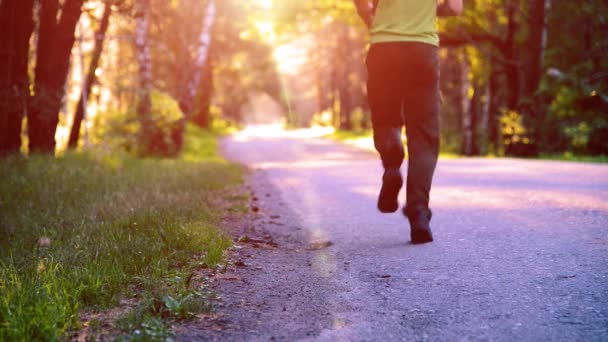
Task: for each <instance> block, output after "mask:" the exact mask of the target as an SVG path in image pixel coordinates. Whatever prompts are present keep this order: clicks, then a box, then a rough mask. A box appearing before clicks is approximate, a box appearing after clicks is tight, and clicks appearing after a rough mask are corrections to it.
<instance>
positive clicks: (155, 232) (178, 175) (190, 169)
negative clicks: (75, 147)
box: [0, 127, 241, 341]
mask: <svg viewBox="0 0 608 342" xmlns="http://www.w3.org/2000/svg"><path fill="white" fill-rule="evenodd" d="M0 174H1V175H2V178H1V179H0V340H2V341H5V340H8V341H14V340H58V339H64V338H65V337H66V336H67V335H68V334H70V333H71V332H72V331H74V330H76V329H78V328H80V313H81V311H82V310H83V309H89V310H90V309H93V310H103V309H107V308H110V307H112V306H115V305H117V303H118V302H119V300H120V299H121V298H124V297H137V298H138V301H139V302H141V303H142V304H141V305H139V307H138V309H137V310H139V311H140V312H139V313H137V314H134V317H135V318H137V319H135V318H134V319H131V320H129V319H126V320H125V321H126V322H128V323H127V324H126V325H125V330H128V329H132V330H133V333H134V334H135V335H134V336H135V337H137V336H138V335H137V333H138V334H139V335H140V337H142V336H143V337H142V338H143V339H146V338H152V339H154V338H155V336H156V335H154V334H160V335H163V334H166V333H167V332H166V329H165V328H166V327H165V328H163V323H162V321H161V320H159V319H161V318H164V317H173V318H187V317H189V316H191V315H192V314H194V313H196V312H199V311H205V310H208V307H207V306H206V305H205V301H204V299H205V297H206V296H208V293H205V292H204V291H202V292H201V291H200V290H195V289H192V288H191V286H190V284H189V282H190V279H189V274H190V273H189V272H190V269H191V268H193V267H195V266H196V264H206V265H208V266H210V267H213V266H214V265H217V264H219V263H221V262H222V261H223V252H224V250H225V249H226V248H228V247H229V246H230V245H231V241H230V239H229V237H227V236H226V235H224V234H223V233H222V231H221V230H219V229H218V228H217V226H218V222H219V218H220V217H219V216H220V215H221V210H220V208H219V206H220V205H222V206H225V205H226V202H228V203H230V201H234V199H233V198H231V197H229V196H230V195H227V193H228V192H227V191H226V190H227V188H228V187H231V186H233V185H235V184H238V183H239V182H240V179H241V169H240V168H239V167H238V166H235V165H232V164H228V163H226V162H225V161H223V160H222V159H221V158H220V157H219V156H218V155H217V144H216V139H215V136H213V135H212V134H210V133H207V132H203V131H200V130H196V129H195V128H192V127H189V128H188V143H187V146H186V149H185V152H184V156H183V158H179V159H174V160H161V159H136V158H133V157H130V156H127V155H119V154H112V153H107V152H102V151H91V152H88V153H67V154H65V155H64V156H62V157H60V158H57V159H54V158H51V157H48V156H29V157H27V158H24V157H15V158H9V159H5V160H1V161H0ZM222 202H223V204H222ZM228 205H229V204H228ZM137 310H135V311H137ZM148 333H149V334H148ZM142 334H143V335H142ZM146 334H148V335H146ZM146 336H147V337H146ZM156 337H159V336H156ZM160 338H162V336H160ZM135 339H137V338H135Z"/></svg>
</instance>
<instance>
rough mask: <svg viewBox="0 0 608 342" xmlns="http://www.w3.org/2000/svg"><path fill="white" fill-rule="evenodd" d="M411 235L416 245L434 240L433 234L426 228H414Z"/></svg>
mask: <svg viewBox="0 0 608 342" xmlns="http://www.w3.org/2000/svg"><path fill="white" fill-rule="evenodd" d="M410 237H411V239H412V243H413V244H415V245H419V244H423V243H428V242H432V241H433V234H432V233H431V232H430V231H428V230H425V229H416V230H412V232H411V234H410Z"/></svg>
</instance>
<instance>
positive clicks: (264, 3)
mask: <svg viewBox="0 0 608 342" xmlns="http://www.w3.org/2000/svg"><path fill="white" fill-rule="evenodd" d="M254 2H255V3H256V4H257V5H258V6H260V7H261V8H263V9H265V10H269V9H271V8H272V0H254Z"/></svg>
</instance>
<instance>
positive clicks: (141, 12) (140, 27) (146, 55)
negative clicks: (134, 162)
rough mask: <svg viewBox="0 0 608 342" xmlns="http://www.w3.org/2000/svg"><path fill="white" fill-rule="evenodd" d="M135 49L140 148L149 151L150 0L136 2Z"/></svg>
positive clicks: (150, 84) (150, 123)
mask: <svg viewBox="0 0 608 342" xmlns="http://www.w3.org/2000/svg"><path fill="white" fill-rule="evenodd" d="M135 20H136V22H135V49H136V54H137V62H138V64H139V89H138V102H137V109H136V110H137V117H138V119H139V122H140V125H141V131H140V134H139V145H140V149H141V150H142V151H144V153H149V152H150V148H151V143H152V139H153V135H154V128H153V122H152V100H151V98H150V92H151V89H152V65H151V64H152V60H151V56H150V46H149V41H148V34H149V32H148V31H149V27H150V0H137V2H136V3H135Z"/></svg>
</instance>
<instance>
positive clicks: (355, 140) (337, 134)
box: [327, 130, 608, 163]
mask: <svg viewBox="0 0 608 342" xmlns="http://www.w3.org/2000/svg"><path fill="white" fill-rule="evenodd" d="M327 137H328V138H331V139H334V140H338V141H341V142H344V143H346V144H349V145H354V146H357V147H360V148H363V149H366V150H370V151H375V149H374V144H373V139H372V131H371V130H362V131H358V132H355V131H344V130H336V131H334V133H332V134H330V135H328V136H327ZM460 157H462V156H461V155H460V154H458V153H454V152H449V151H440V153H439V158H441V159H453V158H460ZM480 157H485V158H497V156H496V155H485V156H480ZM533 159H534V158H533ZM536 159H541V160H560V161H572V162H588V163H608V155H601V156H588V155H577V154H574V153H572V152H565V153H562V154H541V155H540V156H539V157H538V158H536Z"/></svg>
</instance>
